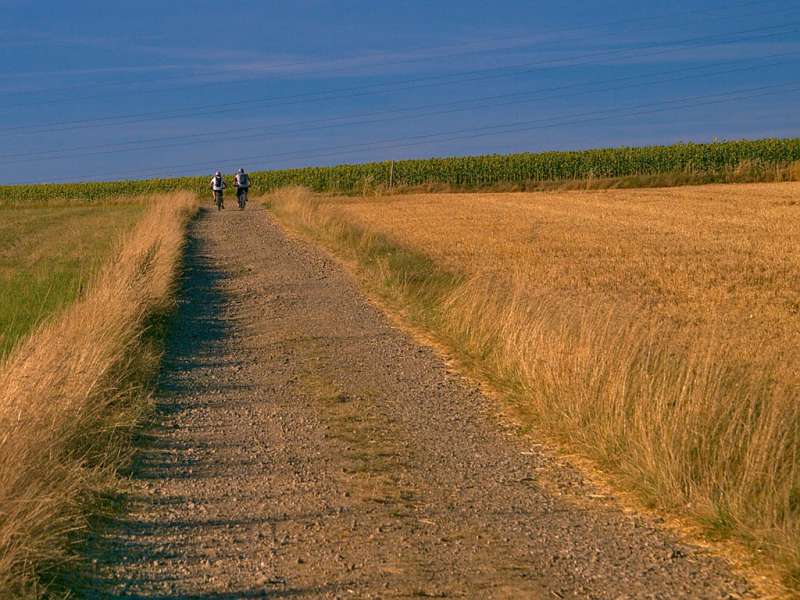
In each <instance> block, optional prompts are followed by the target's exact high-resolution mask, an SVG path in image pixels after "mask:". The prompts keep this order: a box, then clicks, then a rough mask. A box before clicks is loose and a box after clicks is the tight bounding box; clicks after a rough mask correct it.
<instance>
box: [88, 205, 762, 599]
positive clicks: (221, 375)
mask: <svg viewBox="0 0 800 600" xmlns="http://www.w3.org/2000/svg"><path fill="white" fill-rule="evenodd" d="M184 286H185V290H184V295H183V300H182V304H181V306H180V310H179V314H178V317H177V321H176V324H175V327H174V329H173V333H172V336H171V341H170V345H169V349H168V354H167V357H166V359H165V360H166V362H165V367H166V368H165V374H164V380H163V383H162V385H161V391H160V394H159V399H158V400H159V412H158V425H157V427H156V428H154V429H153V430H152V431H151V432H149V434H148V436H147V438H146V439H145V440H144V442H143V447H142V449H141V453H140V458H139V459H138V462H137V465H136V468H135V471H134V480H133V482H132V486H131V490H130V493H129V502H130V506H129V511H128V512H127V514H126V515H125V516H124V517H123V518H120V519H119V520H117V521H116V522H115V523H113V524H112V525H111V526H110V527H109V529H108V531H106V532H105V533H104V534H103V535H102V539H101V540H100V541H99V542H98V544H99V548H100V549H99V551H98V554H97V556H98V557H100V558H99V559H98V562H97V567H96V581H95V583H94V586H95V589H96V592H94V593H93V594H94V597H104V598H122V597H134V598H136V597H139V598H163V599H168V598H169V599H173V598H174V599H177V598H196V599H223V598H259V597H274V598H282V597H287V598H288V597H292V598H294V597H298V598H318V597H323V598H348V597H358V598H378V597H381V598H389V597H468V598H477V597H480V598H484V597H492V598H509V597H510V598H738V597H742V596H747V595H748V588H747V586H746V584H745V583H744V582H743V581H742V580H741V579H740V578H738V577H737V576H735V575H732V574H731V572H730V571H729V569H728V568H727V567H726V565H725V564H723V563H722V562H721V561H719V560H717V559H714V558H712V557H710V556H708V555H707V554H705V553H703V552H702V551H700V550H699V549H696V548H692V547H690V546H687V545H684V544H681V543H679V542H677V541H675V540H674V539H671V538H670V537H669V536H667V535H666V534H664V533H662V532H660V531H659V530H658V529H657V528H656V527H655V526H654V525H653V524H652V523H650V522H649V521H647V520H646V519H644V518H642V517H638V516H632V515H630V514H626V513H624V512H622V511H621V510H618V509H616V508H613V505H612V504H611V503H609V502H608V501H603V500H602V499H598V500H592V499H591V498H590V496H591V495H593V494H594V493H595V492H593V490H592V489H591V488H590V487H589V486H588V484H585V483H583V482H582V481H581V479H580V476H579V475H578V474H577V473H575V472H574V471H572V470H570V469H569V468H566V467H560V466H558V465H557V464H556V463H554V461H553V459H552V458H550V457H549V456H548V455H547V454H546V453H543V452H540V451H538V450H537V449H536V448H531V445H530V442H526V441H525V440H524V439H523V438H522V437H520V436H518V435H516V434H515V433H514V432H512V431H511V430H509V429H508V427H507V426H505V425H503V424H502V420H501V419H499V418H498V416H497V414H496V411H495V409H494V407H493V404H492V402H491V401H490V400H487V399H486V398H485V397H484V396H482V395H481V393H480V392H479V391H478V390H477V389H476V388H475V386H474V385H471V384H469V382H467V381H465V380H463V379H462V378H460V377H458V376H457V375H454V374H452V373H450V372H448V370H447V368H446V367H445V365H444V364H443V363H442V361H441V360H440V359H439V358H437V356H436V355H435V354H434V353H433V352H432V351H431V350H429V349H427V348H425V347H421V346H419V345H418V344H416V343H415V342H414V341H412V340H411V339H409V337H408V336H407V335H405V334H404V333H402V332H399V331H397V330H396V329H394V328H393V327H391V326H390V324H389V322H388V321H387V319H386V318H385V317H384V315H383V314H381V313H380V312H379V311H378V310H377V309H376V308H374V307H373V306H372V305H370V304H369V303H368V302H367V301H366V300H365V298H364V297H363V295H362V294H361V293H360V292H359V291H358V289H357V287H356V285H355V283H354V282H353V280H352V279H351V277H350V276H349V275H347V274H346V272H345V271H344V270H343V269H342V268H341V266H340V265H338V264H337V263H336V262H335V261H334V260H333V259H332V258H330V257H329V256H328V255H327V254H325V253H324V252H322V251H320V250H319V249H317V248H315V247H313V246H310V245H307V244H305V243H303V242H298V241H297V240H294V239H287V237H286V236H285V235H284V233H283V232H282V230H281V229H280V228H279V227H278V226H277V225H275V224H274V223H273V222H272V221H271V220H270V218H269V216H268V214H267V213H266V212H265V211H263V210H261V209H257V208H252V209H248V210H247V211H244V212H239V211H232V210H228V211H225V212H222V213H219V214H218V213H215V212H212V211H203V212H202V213H201V215H200V217H199V218H198V220H197V221H196V222H195V223H194V225H193V227H192V229H191V232H190V246H189V251H188V270H187V273H186V277H185V282H184ZM543 479H547V481H548V484H547V485H546V486H545V485H542V484H541V482H542V481H543ZM577 496H582V497H583V501H576V500H575V498H576V497H577ZM90 595H92V594H90Z"/></svg>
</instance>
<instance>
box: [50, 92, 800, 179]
mask: <svg viewBox="0 0 800 600" xmlns="http://www.w3.org/2000/svg"><path fill="white" fill-rule="evenodd" d="M782 88H787V89H785V90H784V91H787V92H797V91H800V80H795V81H791V82H786V83H782V84H775V85H768V86H759V87H755V88H746V89H740V90H733V91H731V92H727V93H718V94H710V95H704V96H694V97H688V98H678V99H673V100H666V101H661V102H656V103H647V104H641V105H636V106H631V107H627V108H614V109H606V110H600V111H590V112H584V113H576V114H572V115H567V116H565V117H563V119H565V120H550V122H548V120H549V118H545V119H533V120H528V121H517V122H512V123H501V124H497V125H487V126H483V127H478V128H467V129H458V130H452V131H442V132H437V133H431V134H421V135H415V136H406V137H398V138H390V139H386V140H381V141H377V142H366V143H356V144H345V145H339V146H330V147H325V148H316V149H309V150H296V151H290V152H283V153H277V154H269V155H261V156H248V157H237V158H227V159H221V160H217V161H215V162H214V163H211V162H210V161H209V162H202V163H200V162H192V163H182V164H176V165H170V166H166V167H160V168H158V169H152V170H149V171H146V172H145V173H143V172H142V170H141V169H136V170H127V171H118V172H115V173H110V174H108V176H109V177H124V176H127V175H131V174H135V175H137V176H139V177H142V176H143V175H145V174H146V175H149V176H157V175H158V174H163V173H173V172H174V171H175V170H178V169H185V168H200V167H206V166H208V165H212V164H216V165H219V164H220V163H222V164H234V163H237V164H238V163H241V162H246V161H247V162H252V161H253V160H268V161H270V162H271V163H280V162H287V161H288V160H291V159H292V158H296V157H303V158H322V157H326V156H336V155H340V154H342V153H345V154H353V153H358V152H366V151H375V150H389V149H396V148H407V147H417V146H421V145H430V144H436V143H441V142H449V141H461V140H466V139H476V138H481V137H487V136H492V135H501V134H506V133H522V132H529V131H535V130H541V129H548V128H553V127H562V126H568V125H577V124H586V123H592V122H599V121H605V120H608V119H613V118H616V117H619V118H626V117H633V116H644V115H649V114H657V113H663V112H669V111H675V110H682V109H687V108H697V107H700V106H711V105H718V104H725V103H730V102H736V101H741V100H749V99H754V98H760V97H765V96H771V95H776V94H778V93H780V92H781V89H782ZM671 105H672V106H671ZM92 177H94V176H92V175H84V176H78V177H71V178H66V179H64V180H63V181H85V180H90V179H91V178H92Z"/></svg>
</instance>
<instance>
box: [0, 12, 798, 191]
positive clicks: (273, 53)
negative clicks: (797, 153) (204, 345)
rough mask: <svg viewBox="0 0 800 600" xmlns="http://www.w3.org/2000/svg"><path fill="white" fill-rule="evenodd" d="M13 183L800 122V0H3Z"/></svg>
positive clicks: (5, 120) (5, 119) (742, 131)
mask: <svg viewBox="0 0 800 600" xmlns="http://www.w3.org/2000/svg"><path fill="white" fill-rule="evenodd" d="M0 9H2V12H3V16H4V18H3V19H2V23H1V24H0V32H2V40H1V41H0V49H1V51H2V56H3V60H2V62H0V71H2V75H3V76H2V78H0V135H2V137H3V139H4V141H5V143H4V144H3V149H2V150H0V155H1V156H0V158H1V160H0V177H2V181H3V182H4V183H23V182H38V181H70V180H84V179H116V178H139V177H151V176H172V175H184V174H205V173H209V172H212V171H213V170H215V169H217V168H219V169H222V170H224V171H227V172H230V171H232V170H234V169H235V168H238V167H239V166H244V167H245V168H246V169H248V170H258V169H275V168H286V167H292V166H304V165H317V164H319V165H325V164H337V163H342V162H362V161H369V160H388V159H401V158H409V157H428V156H442V155H447V156H450V155H464V154H479V153H506V152H517V151H540V150H553V149H578V148H589V147H599V146H618V145H641V144H652V143H658V144H661V143H673V142H678V141H688V140H692V141H707V140H712V139H715V138H717V139H732V138H754V137H765V136H798V135H800V114H799V113H798V110H797V106H798V100H800V3H798V2H797V1H796V0H791V1H790V0H775V1H771V0H763V1H760V2H755V1H749V2H748V1H746V0H731V1H727V2H726V1H724V0H709V1H707V2H706V1H697V0H691V1H689V0H676V1H672V2H641V1H637V2H633V1H631V0H621V1H617V2H613V3H609V2H588V1H576V0H566V1H565V2H559V3H554V2H539V1H527V2H526V1H522V0H506V1H499V2H494V3H487V2H485V0H483V1H476V0H459V1H455V0H438V1H433V0H425V1H423V0H413V1H405V2H403V1H400V0H396V1H394V2H391V3H389V2H377V1H375V0H370V1H367V0H362V1H350V0H335V1H334V0H295V1H293V2H289V1H272V2H265V1H255V0H253V1H243V0H242V1H236V0H234V1H228V2H224V3H222V2H211V1H207V0H201V1H190V0H184V1H178V0H172V1H165V0H160V1H152V0H138V1H136V2H108V1H80V0H77V1H73V2H62V1H58V2H55V1H42V0H37V1H35V2H34V1H25V0H0Z"/></svg>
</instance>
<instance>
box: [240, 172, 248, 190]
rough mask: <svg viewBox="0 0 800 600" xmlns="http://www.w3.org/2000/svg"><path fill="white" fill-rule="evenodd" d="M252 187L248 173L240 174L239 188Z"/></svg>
mask: <svg viewBox="0 0 800 600" xmlns="http://www.w3.org/2000/svg"><path fill="white" fill-rule="evenodd" d="M249 186H250V178H249V177H248V176H247V173H239V187H249Z"/></svg>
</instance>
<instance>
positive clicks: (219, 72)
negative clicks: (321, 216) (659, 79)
mask: <svg viewBox="0 0 800 600" xmlns="http://www.w3.org/2000/svg"><path fill="white" fill-rule="evenodd" d="M753 5H758V6H759V7H760V10H759V12H758V13H757V15H758V16H763V15H769V14H772V13H774V12H780V11H784V10H787V9H786V8H783V7H782V8H780V9H777V10H775V11H771V12H769V11H764V10H763V5H764V2H763V0H761V1H759V0H749V1H746V2H739V3H736V4H725V5H721V6H717V7H711V8H705V9H693V10H689V11H681V12H677V13H666V14H661V15H651V16H648V17H638V18H627V19H620V20H616V21H610V22H607V23H604V24H600V25H583V26H577V27H569V28H564V29H556V30H550V31H548V32H546V33H547V34H549V35H553V34H562V33H573V32H580V31H587V30H596V29H605V28H608V27H614V26H616V25H625V24H631V23H641V22H646V21H657V22H658V21H662V20H664V19H667V18H670V17H672V16H677V15H680V16H684V15H693V14H701V15H702V14H705V15H713V14H716V13H720V12H728V11H731V10H732V9H737V8H741V7H747V6H753ZM744 16H747V15H744ZM529 38H530V34H526V35H524V36H522V35H520V36H503V37H494V38H485V39H484V40H482V41H479V42H471V43H470V42H468V43H466V44H465V43H459V44H446V45H438V46H427V47H424V46H423V47H417V48H416V49H414V51H417V52H419V51H431V50H443V49H448V48H464V46H470V45H472V46H474V45H478V44H485V43H487V42H496V41H503V42H508V41H509V40H524V39H529ZM534 45H535V44H534ZM476 51H481V50H471V51H467V52H461V53H456V54H451V55H448V56H451V57H452V56H458V55H461V54H464V53H472V52H476ZM353 58H358V57H348V58H345V59H342V60H353ZM432 58H443V57H441V56H436V57H432ZM422 60H430V58H409V59H402V60H395V61H384V62H379V63H373V64H371V65H370V66H388V65H393V64H404V63H407V62H419V61H422ZM318 62H319V61H314V62H309V61H295V62H289V63H283V64H278V65H272V67H271V68H272V69H273V70H274V69H280V68H291V67H304V66H309V65H313V64H318ZM248 70H252V65H250V66H242V67H228V68H226V69H218V70H215V71H205V72H203V73H202V74H201V75H200V76H201V77H203V78H208V77H214V76H217V75H230V74H231V73H232V72H236V71H248ZM335 70H336V69H331V68H330V67H326V68H325V71H326V72H331V71H335ZM184 78H186V75H185V74H179V75H176V76H174V77H158V78H149V79H145V80H139V81H117V82H106V83H94V84H93V87H94V88H98V87H100V88H102V87H119V86H128V85H141V84H142V83H163V82H167V81H171V80H180V79H184ZM251 79H252V78H250V79H248V80H251ZM84 87H85V84H79V85H73V86H62V87H59V88H50V89H48V90H35V91H33V90H32V91H23V92H11V93H6V94H4V95H5V96H10V95H26V94H27V95H30V94H37V93H45V92H53V91H70V90H75V89H84ZM190 87H195V86H190ZM176 89H186V87H183V88H170V89H167V90H164V91H174V90H176ZM160 91H161V90H150V91H145V92H141V91H140V92H137V93H154V92H160ZM121 93H130V92H129V91H128V92H121ZM113 95H118V94H111V95H109V94H105V95H96V94H95V95H84V96H68V97H64V98H59V99H55V100H46V101H39V102H30V101H27V102H20V103H18V104H12V105H5V106H0V109H7V108H15V107H19V106H25V107H29V106H41V105H46V104H54V103H63V102H69V101H81V100H87V99H93V98H102V97H109V96H113Z"/></svg>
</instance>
